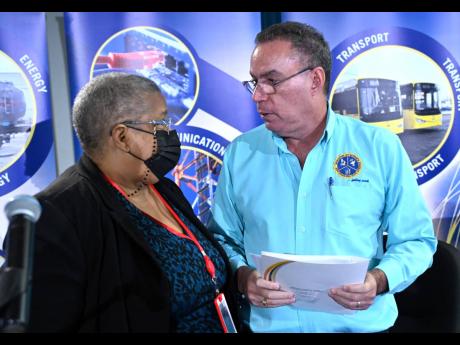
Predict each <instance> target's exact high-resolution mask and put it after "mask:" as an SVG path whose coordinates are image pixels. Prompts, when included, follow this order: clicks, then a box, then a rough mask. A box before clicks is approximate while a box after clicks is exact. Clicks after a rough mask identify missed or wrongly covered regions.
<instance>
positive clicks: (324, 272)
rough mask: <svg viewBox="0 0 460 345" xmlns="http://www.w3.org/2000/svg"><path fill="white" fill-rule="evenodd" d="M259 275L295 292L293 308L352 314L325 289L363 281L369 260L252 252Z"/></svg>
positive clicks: (351, 311) (283, 288) (352, 257)
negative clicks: (257, 253)
mask: <svg viewBox="0 0 460 345" xmlns="http://www.w3.org/2000/svg"><path fill="white" fill-rule="evenodd" d="M252 257H253V259H254V262H255V264H256V268H257V271H258V272H259V273H260V275H261V276H262V278H264V279H266V280H270V281H276V282H279V283H280V285H281V289H282V290H286V291H292V292H294V293H295V295H296V302H295V303H294V304H293V305H292V306H294V307H297V308H302V309H309V310H315V311H322V312H329V313H341V314H346V313H353V312H354V311H353V310H350V309H347V308H344V307H342V306H341V305H340V304H338V303H336V302H335V301H334V300H333V299H332V298H330V297H329V296H328V290H329V289H331V288H336V287H340V286H342V285H348V284H360V283H363V282H364V278H365V276H366V272H367V267H368V265H369V259H366V258H361V257H356V256H324V255H290V254H280V253H273V252H261V255H252Z"/></svg>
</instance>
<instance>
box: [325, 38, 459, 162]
mask: <svg viewBox="0 0 460 345" xmlns="http://www.w3.org/2000/svg"><path fill="white" fill-rule="evenodd" d="M408 61H410V63H407V62H408ZM376 66H378V68H376ZM352 103H356V108H355V109H354V110H355V111H351V110H353V109H352V107H353V106H354V104H353V105H352ZM452 104H453V95H452V90H451V88H450V85H449V81H448V80H447V78H446V75H445V74H444V73H443V72H442V70H441V69H440V67H439V66H438V65H437V64H436V63H435V62H434V61H433V60H432V59H431V58H429V57H428V56H426V55H425V54H423V53H420V52H418V51H416V50H414V49H410V48H407V47H402V46H383V47H379V48H374V49H371V50H368V51H366V52H365V53H363V54H361V55H359V56H358V57H356V58H355V59H353V60H352V61H351V62H350V63H348V64H347V66H346V67H345V68H344V69H343V70H342V72H341V73H340V75H339V76H338V77H337V79H336V80H335V82H334V85H333V91H332V92H331V105H332V109H333V110H334V111H336V112H338V113H341V114H344V115H351V116H353V117H356V118H359V119H360V120H362V121H365V122H368V123H371V124H375V125H377V126H382V127H387V128H388V129H389V130H391V131H393V132H394V133H396V134H398V135H399V137H400V139H401V142H402V143H403V146H404V148H405V149H406V151H407V153H408V154H409V158H410V159H411V162H412V164H413V165H414V167H417V166H419V165H420V164H422V163H423V162H424V161H427V160H429V159H431V158H432V157H433V156H435V155H436V152H437V151H439V148H440V147H442V145H443V143H444V142H445V140H446V139H447V136H448V134H449V132H450V129H451V127H452V122H453V121H452V120H453V118H452V116H451V111H450V110H451V109H452Z"/></svg>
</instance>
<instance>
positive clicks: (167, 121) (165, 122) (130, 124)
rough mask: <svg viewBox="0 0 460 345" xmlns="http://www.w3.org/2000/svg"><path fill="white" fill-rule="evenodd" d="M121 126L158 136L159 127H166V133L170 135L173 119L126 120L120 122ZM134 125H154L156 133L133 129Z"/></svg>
mask: <svg viewBox="0 0 460 345" xmlns="http://www.w3.org/2000/svg"><path fill="white" fill-rule="evenodd" d="M119 124H120V125H125V126H126V127H128V128H132V129H136V130H138V131H141V132H145V133H149V134H153V135H156V134H157V130H156V128H157V126H164V127H166V131H167V132H168V134H169V131H170V130H171V127H172V120H171V118H168V119H164V120H150V121H138V120H125V121H123V122H120V123H119ZM133 125H154V126H155V127H154V131H153V132H150V131H147V130H145V129H142V128H137V127H133ZM110 135H112V130H110Z"/></svg>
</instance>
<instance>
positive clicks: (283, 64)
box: [250, 40, 301, 77]
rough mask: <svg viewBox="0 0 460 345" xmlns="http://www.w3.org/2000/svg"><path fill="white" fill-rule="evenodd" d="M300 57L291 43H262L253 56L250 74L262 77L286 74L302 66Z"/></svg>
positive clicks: (279, 41) (278, 41) (277, 41)
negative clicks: (277, 73)
mask: <svg viewBox="0 0 460 345" xmlns="http://www.w3.org/2000/svg"><path fill="white" fill-rule="evenodd" d="M300 65H301V63H300V55H299V53H298V52H297V51H296V50H295V49H293V48H292V44H291V42H289V41H281V40H276V41H271V42H264V43H260V44H258V45H257V46H256V48H255V49H254V51H253V53H252V56H251V64H250V73H251V75H252V76H255V77H261V76H264V75H267V74H271V73H276V72H279V73H284V72H285V71H288V70H291V69H292V68H294V69H295V68H297V67H298V66H300Z"/></svg>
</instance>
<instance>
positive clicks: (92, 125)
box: [72, 72, 160, 155]
mask: <svg viewBox="0 0 460 345" xmlns="http://www.w3.org/2000/svg"><path fill="white" fill-rule="evenodd" d="M156 92H160V89H159V87H158V86H157V84H155V83H154V82H153V81H151V80H150V79H148V78H145V77H142V76H138V75H133V74H128V73H120V72H112V73H105V74H102V75H100V76H98V77H96V78H94V79H92V80H91V81H90V82H88V83H87V84H86V85H85V86H84V87H83V88H82V89H81V90H80V91H79V92H78V94H77V97H76V98H75V101H74V104H73V108H72V121H73V126H74V128H75V131H76V132H77V136H78V139H79V140H80V143H81V146H82V148H83V151H85V152H86V153H88V154H89V155H92V154H94V153H96V152H97V151H98V150H100V149H101V147H102V143H103V142H104V139H105V138H106V137H107V136H108V135H109V133H110V130H111V128H112V127H113V126H115V125H116V124H118V123H120V122H123V121H125V120H128V119H133V118H134V119H135V118H136V116H140V115H143V114H146V113H148V112H149V111H151V109H150V108H149V107H148V106H147V105H146V104H145V102H144V98H145V96H146V95H148V94H152V93H156Z"/></svg>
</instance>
